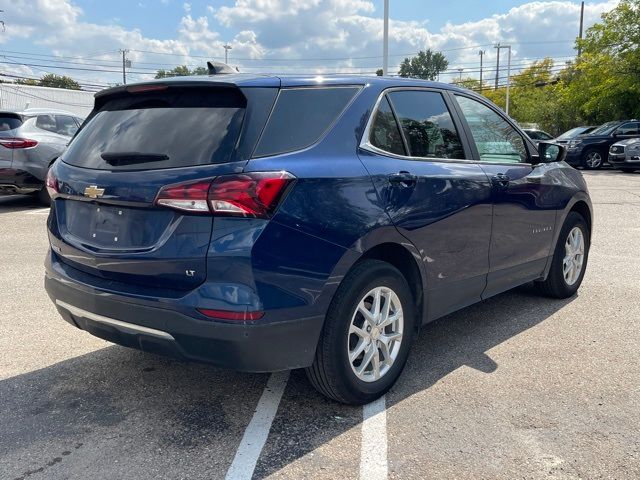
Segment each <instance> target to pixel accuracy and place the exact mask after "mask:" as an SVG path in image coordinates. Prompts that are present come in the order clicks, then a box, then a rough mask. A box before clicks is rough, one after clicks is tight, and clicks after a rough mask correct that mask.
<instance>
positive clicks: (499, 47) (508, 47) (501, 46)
mask: <svg viewBox="0 0 640 480" xmlns="http://www.w3.org/2000/svg"><path fill="white" fill-rule="evenodd" d="M496 48H497V49H498V61H499V60H500V49H502V48H506V49H507V50H508V52H509V59H508V61H507V98H506V101H505V108H504V112H505V113H506V114H507V115H509V90H510V87H511V45H500V44H498V45H496ZM497 89H498V71H496V90H497Z"/></svg>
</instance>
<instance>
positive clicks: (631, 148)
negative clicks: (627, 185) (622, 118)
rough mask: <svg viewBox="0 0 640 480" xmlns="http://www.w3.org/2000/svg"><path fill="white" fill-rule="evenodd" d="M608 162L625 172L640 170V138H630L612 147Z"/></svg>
mask: <svg viewBox="0 0 640 480" xmlns="http://www.w3.org/2000/svg"><path fill="white" fill-rule="evenodd" d="M608 162H609V165H611V166H612V167H614V168H617V169H619V170H622V171H623V172H634V171H636V170H640V138H628V139H626V140H620V141H619V142H616V143H614V144H613V145H611V148H609V159H608Z"/></svg>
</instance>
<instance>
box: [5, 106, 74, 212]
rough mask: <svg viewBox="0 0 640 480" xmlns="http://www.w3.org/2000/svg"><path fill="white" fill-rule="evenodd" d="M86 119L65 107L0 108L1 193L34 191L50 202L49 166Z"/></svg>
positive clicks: (28, 192)
mask: <svg viewBox="0 0 640 480" xmlns="http://www.w3.org/2000/svg"><path fill="white" fill-rule="evenodd" d="M82 121H83V119H82V118H80V117H78V116H76V115H74V114H72V113H69V112H65V111H63V110H49V109H36V108H32V109H27V110H23V111H21V112H10V111H0V195H11V194H16V193H19V194H34V195H38V197H39V198H40V200H41V201H42V202H43V203H45V204H48V203H49V195H48V194H47V189H46V188H44V182H45V178H46V176H47V171H48V170H49V166H50V165H51V164H52V163H53V162H54V160H55V159H56V158H58V157H59V156H60V154H62V152H64V150H65V148H67V144H68V143H69V141H70V140H71V137H73V135H74V134H75V133H76V131H77V130H78V127H79V126H80V124H81V123H82Z"/></svg>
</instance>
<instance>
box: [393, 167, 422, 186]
mask: <svg viewBox="0 0 640 480" xmlns="http://www.w3.org/2000/svg"><path fill="white" fill-rule="evenodd" d="M416 178H417V177H416V176H415V175H414V174H412V173H409V172H405V171H401V172H398V173H392V174H391V175H389V183H390V184H391V185H392V186H394V187H403V188H406V187H413V186H414V185H415V184H416Z"/></svg>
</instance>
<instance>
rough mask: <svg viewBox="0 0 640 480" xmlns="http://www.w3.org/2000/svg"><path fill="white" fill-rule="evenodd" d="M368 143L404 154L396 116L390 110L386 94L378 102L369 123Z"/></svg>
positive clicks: (387, 150) (391, 151) (386, 150)
mask: <svg viewBox="0 0 640 480" xmlns="http://www.w3.org/2000/svg"><path fill="white" fill-rule="evenodd" d="M369 143H370V144H371V145H373V146H374V147H376V148H379V149H380V150H384V151H385V152H389V153H395V154H396V155H406V152H405V151H404V145H403V144H402V136H401V135H400V129H399V128H398V123H397V122H396V117H395V116H394V115H393V111H391V106H390V105H389V101H388V100H387V97H386V96H385V97H384V98H383V99H382V101H381V102H380V105H379V106H378V111H377V112H376V116H375V118H374V119H373V123H372V124H371V132H370V133H369Z"/></svg>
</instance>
